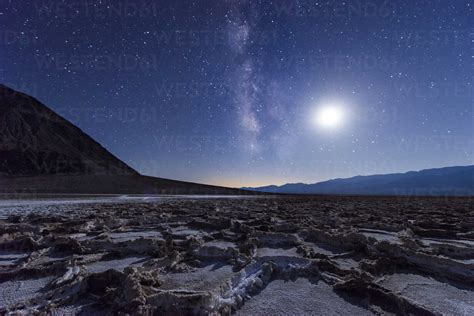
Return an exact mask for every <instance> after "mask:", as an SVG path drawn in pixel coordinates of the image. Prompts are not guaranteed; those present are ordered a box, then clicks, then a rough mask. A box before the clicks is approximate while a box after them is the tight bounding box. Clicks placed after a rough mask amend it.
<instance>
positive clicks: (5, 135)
mask: <svg viewBox="0 0 474 316" xmlns="http://www.w3.org/2000/svg"><path fill="white" fill-rule="evenodd" d="M0 174H4V175H17V176H18V175H28V176H32V175H52V174H63V175H79V174H122V175H137V174H138V173H137V172H136V171H135V170H133V169H132V168H130V167H129V166H127V165H126V164H125V163H123V162H122V161H121V160H119V159H118V158H117V157H115V156H114V155H112V154H111V153H110V152H109V151H107V149H105V148H104V147H102V146H101V145H100V144H99V143H97V142H96V141H95V140H93V139H92V138H91V137H89V135H87V134H85V133H84V132H83V131H81V130H80V129H79V128H77V127H76V126H74V125H73V124H71V123H70V122H69V121H67V120H65V119H64V118H62V117H61V116H59V115H58V114H56V113H55V112H53V111H52V110H50V109H49V108H47V107H46V106H45V105H43V104H42V103H41V102H39V101H38V100H36V99H35V98H32V97H30V96H28V95H26V94H23V93H20V92H17V91H15V90H13V89H10V88H8V87H6V86H4V85H0Z"/></svg>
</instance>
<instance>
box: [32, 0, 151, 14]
mask: <svg viewBox="0 0 474 316" xmlns="http://www.w3.org/2000/svg"><path fill="white" fill-rule="evenodd" d="M159 3H160V1H152V0H128V1H127V0H124V1H109V2H107V3H99V4H98V3H97V1H91V0H82V1H64V2H59V1H38V2H35V9H36V12H37V14H38V15H40V16H54V17H59V18H73V17H77V16H81V17H84V16H87V17H94V18H110V17H121V18H127V17H141V18H144V17H150V16H156V15H157V14H158V12H159V10H160V8H159Z"/></svg>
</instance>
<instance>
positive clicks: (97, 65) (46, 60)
mask: <svg viewBox="0 0 474 316" xmlns="http://www.w3.org/2000/svg"><path fill="white" fill-rule="evenodd" d="M34 60H35V63H36V65H37V67H38V69H64V70H69V71H80V70H85V69H90V70H96V71H105V70H114V69H120V70H137V71H147V70H157V69H159V64H160V60H159V58H158V56H157V55H154V54H145V55H141V56H140V55H131V54H125V55H118V56H114V55H90V54H87V55H65V54H54V55H49V56H34Z"/></svg>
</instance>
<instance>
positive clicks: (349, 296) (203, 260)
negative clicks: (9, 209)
mask: <svg viewBox="0 0 474 316" xmlns="http://www.w3.org/2000/svg"><path fill="white" fill-rule="evenodd" d="M45 208H46V209H45ZM45 211H46V212H45ZM19 214H25V215H19ZM472 215H474V214H472V210H471V209H470V200H469V199H453V200H450V201H445V200H439V199H421V198H419V199H406V200H404V199H388V198H386V199H384V198H372V199H371V198H342V197H339V198H335V197H333V198H313V199H308V198H306V199H303V198H259V199H247V198H243V199H239V200H235V199H234V200H229V199H216V200H179V199H173V200H167V201H159V203H158V202H157V201H154V202H147V203H142V202H139V203H136V202H133V203H128V202H127V203H100V204H99V203H96V204H94V203H91V204H88V205H83V204H82V205H81V204H66V205H48V206H46V205H44V204H41V205H36V206H30V207H28V206H23V209H21V208H20V209H16V210H15V212H14V213H13V214H12V213H10V214H9V215H6V216H5V217H6V218H5V219H4V220H2V223H1V224H2V225H1V226H0V227H1V228H0V230H1V231H2V239H1V244H0V249H1V251H0V282H1V283H0V285H1V289H0V292H1V293H0V306H2V311H3V312H8V311H23V312H27V313H31V312H35V311H36V312H55V313H58V314H79V313H81V312H82V313H84V314H90V313H93V312H97V313H110V314H113V313H116V312H119V311H121V312H128V313H132V314H147V313H150V312H154V313H157V314H177V313H178V314H196V315H200V314H202V315H205V314H229V313H233V312H237V313H242V314H249V313H250V314H252V313H256V314H261V313H267V314H288V313H292V314H315V313H326V314H331V313H332V314H341V313H350V314H372V313H375V314H380V313H382V314H390V313H397V314H427V315H433V314H452V315H465V314H472V313H473V312H474V281H472V280H474V247H473V240H474V238H473V234H472V232H473V230H474V223H472V220H471V221H469V219H472V218H474V217H473V216H472ZM407 223H409V224H408V225H407ZM305 293H311V294H310V295H307V294H305ZM319 296H320V297H324V299H320V300H318V299H317V297H319ZM282 299H284V300H285V303H282V302H281V300H282Z"/></svg>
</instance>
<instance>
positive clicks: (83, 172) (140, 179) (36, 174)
mask: <svg viewBox="0 0 474 316" xmlns="http://www.w3.org/2000/svg"><path fill="white" fill-rule="evenodd" d="M0 193H111V194H113V193H120V194H122V193H125V194H127V193H128V194H151V193H166V194H255V192H248V191H243V190H240V189H230V188H223V187H217V186H210V185H202V184H197V183H189V182H182V181H174V180H168V179H161V178H154V177H147V176H142V175H140V174H139V173H138V172H137V171H135V170H134V169H133V168H131V167H130V166H128V165H127V164H125V163H124V162H123V161H121V160H120V159H118V158H117V157H115V156H114V155H113V154H111V153H110V152H109V151H108V150H107V149H105V148H104V147H102V146H101V145H100V144H99V143H97V142H96V141H95V140H94V139H92V138H91V137H90V136H88V135H87V134H86V133H84V132H83V131H82V130H80V129H79V128H78V127H76V126H75V125H73V124H72V123H71V122H69V121H67V120H66V119H65V118H63V117H61V116H59V115H58V114H56V113H55V112H54V111H52V110H51V109H49V108H48V107H46V106H45V105H43V104H42V103H41V102H39V101H38V100H36V99H35V98H33V97H31V96H28V95H26V94H24V93H21V92H18V91H15V90H13V89H11V88H9V87H7V86H5V85H0Z"/></svg>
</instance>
